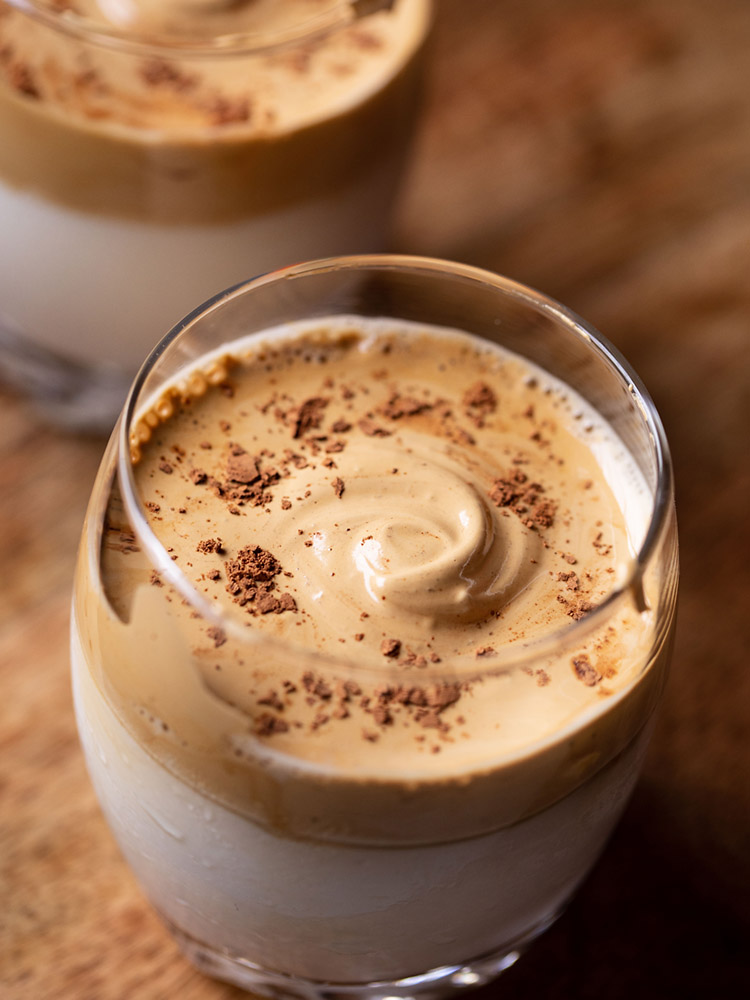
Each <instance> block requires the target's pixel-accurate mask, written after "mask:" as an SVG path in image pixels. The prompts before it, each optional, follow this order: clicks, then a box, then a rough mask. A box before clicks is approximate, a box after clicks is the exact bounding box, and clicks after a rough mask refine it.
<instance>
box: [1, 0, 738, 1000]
mask: <svg viewBox="0 0 750 1000" xmlns="http://www.w3.org/2000/svg"><path fill="white" fill-rule="evenodd" d="M439 10H440V14H439V20H438V27H437V32H436V38H435V44H434V50H433V60H432V71H431V78H430V87H429V94H428V103H427V107H426V111H425V117H424V122H423V127H422V130H421V132H420V135H419V138H418V142H417V148H416V151H415V157H414V163H413V169H412V171H411V174H410V177H409V182H408V184H407V187H406V190H405V192H404V198H403V201H402V204H401V207H400V211H399V216H398V226H397V237H396V248H397V249H400V250H404V251H409V252H421V253H428V254H433V255H439V256H446V257H452V258H456V259H462V260H465V261H467V262H470V263H475V264H480V265H483V266H486V267H490V268H492V269H494V270H498V271H501V272H503V273H506V274H508V275H510V276H511V277H514V278H516V279H519V280H521V281H524V282H527V283H528V284H531V285H533V286H536V287H538V288H541V289H543V290H544V291H546V292H548V293H550V294H552V295H553V296H555V297H557V298H559V299H560V300H562V301H564V302H565V303H566V304H567V305H569V306H571V307H573V308H574V309H576V310H577V311H578V312H579V313H581V314H582V315H584V316H586V318H587V319H589V320H590V321H591V322H593V323H594V324H595V325H596V326H598V327H599V328H600V329H601V330H602V331H603V332H604V333H605V334H606V335H607V336H608V337H609V338H610V339H611V340H612V341H614V343H615V344H616V345H617V346H618V347H619V348H620V349H621V350H622V351H623V353H624V354H625V355H626V356H627V357H628V358H629V360H630V361H631V362H632V363H633V365H634V366H635V367H636V369H637V370H638V371H639V373H640V374H641V376H642V377H643V379H644V380H645V382H646V384H647V386H648V387H649V389H650V391H651V393H652V395H653V396H654V398H655V400H656V403H657V405H658V407H659V409H660V410H661V413H662V416H663V418H664V421H665V424H666V427H667V432H668V435H669V438H670V441H671V444H672V449H673V453H674V459H675V467H676V477H677V493H678V509H679V520H680V529H681V551H682V568H683V584H682V590H681V604H680V615H679V629H678V637H677V643H676V651H675V659H674V667H673V670H672V675H671V679H670V683H669V685H668V690H667V694H666V699H665V702H664V705H663V709H662V711H661V714H660V718H659V723H658V726H657V730H656V734H655V738H654V741H653V744H652V747H651V750H650V753H649V756H648V760H647V764H646V768H645V772H644V775H643V778H642V780H641V782H640V784H639V786H638V788H637V790H636V793H635V796H634V798H633V800H632V802H631V804H630V806H629V808H628V810H627V812H626V814H625V818H624V820H623V823H622V825H621V826H620V828H619V830H618V832H617V833H616V835H615V837H614V839H613V841H612V843H611V844H610V847H609V849H608V851H607V852H606V854H605V856H604V858H603V860H602V861H601V862H600V864H599V866H598V867H597V869H596V870H595V872H594V873H593V875H592V876H591V877H590V879H589V880H588V882H587V883H586V885H585V886H584V888H583V890H582V892H581V893H580V895H579V896H578V897H577V899H576V901H575V902H574V903H573V905H572V906H571V907H570V909H569V911H568V912H567V913H566V914H565V915H564V916H563V918H562V919H561V920H560V921H559V923H558V924H557V925H556V926H555V927H554V928H553V929H552V930H551V931H550V932H549V933H548V934H547V935H546V937H545V938H544V939H542V940H541V941H540V942H539V943H538V944H537V945H536V946H535V948H534V949H533V950H532V951H531V952H530V954H529V955H528V956H527V957H526V958H525V959H523V960H522V961H521V962H520V963H519V964H518V965H517V966H516V967H515V968H514V969H512V970H511V971H510V972H508V973H507V974H506V975H505V977H504V978H503V979H502V980H501V982H499V983H497V984H495V985H493V986H490V987H486V988H485V989H484V990H482V991H480V993H478V994H477V998H478V1000H480V998H482V997H483V998H484V1000H494V998H495V997H497V998H498V1000H499V998H500V997H502V998H503V1000H522V998H523V1000H526V998H534V1000H546V998H552V997H555V998H594V997H596V998H599V997H607V998H619V997H623V998H624V997H628V998H632V997H638V998H639V1000H644V998H650V997H660V998H661V997H680V998H682V1000H684V998H690V997H696V998H697V997H701V998H704V997H705V998H717V997H732V998H734V997H739V996H740V995H746V991H747V990H748V988H750V971H749V970H748V964H747V963H748V960H747V951H746V947H747V942H748V940H749V937H750V935H749V932H750V902H749V901H750V849H749V848H750V780H749V779H748V775H749V774H750V739H749V738H748V729H749V728H750V727H749V726H748V722H749V721H750V672H749V671H748V658H749V657H748V653H749V649H748V647H749V646H750V642H749V641H748V639H749V630H748V620H750V607H749V606H748V596H749V593H750V587H749V586H748V561H749V556H750V546H749V544H748V543H749V542H750V537H749V533H748V516H749V513H750V463H749V462H748V451H750V445H749V440H750V406H749V399H748V397H749V395H750V393H749V382H750V332H749V331H750V72H749V71H748V68H747V66H748V53H749V52H750V4H748V3H747V2H746V0H711V2H710V3H707V2H706V0H680V2H674V0H606V2H601V0H598V2H594V0H590V2H586V0H566V2H564V0H503V2H500V0H444V2H443V3H442V4H441V5H440V8H439ZM0 141H1V140H0ZM0 222H1V220H0ZM0 432H1V433H0V568H1V570H2V572H0V996H1V997H2V998H3V1000H5V998H8V1000H47V998H56V1000H72V998H76V1000H79V998H81V1000H121V998H131V997H133V998H138V1000H162V998H171V997H180V998H181V1000H218V998H229V997H235V998H237V1000H239V998H240V997H241V996H243V995H244V994H241V993H240V992H239V991H237V990H234V989H233V988H231V987H227V986H223V985H221V984H218V983H214V982H211V981H209V980H207V979H205V978H203V977H202V976H201V975H200V974H198V973H197V972H195V971H193V970H192V969H191V968H190V967H189V966H188V965H187V964H186V963H185V962H184V961H183V960H182V959H181V958H180V956H179V954H178V952H177V949H176V947H175V945H174V944H173V943H172V941H171V939H170V938H169V936H168V934H167V933H166V932H165V931H164V930H163V929H162V927H161V925H160V923H159V922H158V920H157V919H156V917H155V916H154V915H153V914H152V912H151V911H150V909H149V908H148V906H147V904H146V903H145V902H144V900H143V897H142V896H141V894H140V892H139V890H138V888H137V886H136V884H135V882H134V880H133V878H132V876H131V875H130V873H129V871H128V869H127V868H126V867H125V865H124V863H123V862H122V860H121V858H120V856H119V854H118V851H117V849H116V847H115V846H114V843H113V841H112V839H111V837H110V836H109V833H108V831H107V829H106V827H105V824H104V822H103V820H102V818H101V816H100V814H99V811H98V808H97V805H96V802H95V799H94V795H93V792H92V791H91V788H90V786H89V784H88V781H87V778H86V774H85V771H84V766H83V760H82V757H81V753H80V750H79V747H78V743H77V738H76V733H75V727H74V723H73V717H72V711H71V700H70V693H69V684H68V674H67V618H68V603H69V592H70V582H71V573H72V565H73V558H74V553H75V548H76V544H77V538H78V532H79V530H80V524H81V520H82V516H83V510H84V505H85V502H86V499H87V494H88V491H89V488H90V485H91V482H92V480H93V476H94V473H95V470H96V466H97V464H98V460H99V457H100V454H101V451H102V447H103V443H102V442H101V441H100V440H96V439H80V438H78V439H77V438H74V437H71V436H66V435H64V434H61V433H58V432H56V431H54V430H52V429H50V428H49V427H46V426H45V425H44V424H43V423H42V422H41V421H40V420H38V419H37V418H36V417H35V416H34V415H33V414H32V413H30V412H29V410H28V409H27V408H26V407H25V406H24V405H23V404H22V402H21V401H19V400H18V399H16V398H14V397H13V396H12V395H11V394H10V393H1V392H0ZM743 949H745V950H743Z"/></svg>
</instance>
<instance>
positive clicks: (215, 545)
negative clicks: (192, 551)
mask: <svg viewBox="0 0 750 1000" xmlns="http://www.w3.org/2000/svg"><path fill="white" fill-rule="evenodd" d="M196 551H197V552H203V553H204V554H206V555H207V554H209V553H211V552H216V553H218V554H221V553H222V552H224V546H223V545H222V542H221V539H220V538H204V539H203V540H202V541H200V542H198V545H197V546H196Z"/></svg>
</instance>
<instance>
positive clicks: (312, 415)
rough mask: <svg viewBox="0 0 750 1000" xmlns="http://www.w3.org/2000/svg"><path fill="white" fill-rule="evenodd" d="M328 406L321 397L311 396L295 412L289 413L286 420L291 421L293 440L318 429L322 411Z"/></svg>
mask: <svg viewBox="0 0 750 1000" xmlns="http://www.w3.org/2000/svg"><path fill="white" fill-rule="evenodd" d="M327 406H328V400H327V399H324V398H323V397H322V396H313V397H311V398H310V399H306V400H305V401H304V403H302V404H301V405H300V406H299V407H297V409H296V410H293V411H291V413H290V414H289V415H288V419H290V420H291V423H292V427H293V431H292V437H293V438H300V437H302V436H303V435H305V434H307V432H308V431H310V430H313V429H314V428H316V427H320V424H321V421H322V420H323V411H324V410H325V408H326V407H327Z"/></svg>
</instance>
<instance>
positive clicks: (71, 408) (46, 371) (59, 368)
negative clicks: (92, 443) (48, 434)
mask: <svg viewBox="0 0 750 1000" xmlns="http://www.w3.org/2000/svg"><path fill="white" fill-rule="evenodd" d="M0 382H3V383H4V384H5V385H9V386H10V387H11V388H13V389H15V390H16V391H18V392H19V393H20V394H21V395H22V396H24V397H25V398H26V399H28V400H29V402H30V403H31V405H32V406H33V407H34V409H35V410H36V411H37V412H38V413H39V414H40V415H41V416H42V417H43V419H44V420H46V421H47V422H48V423H51V424H53V425H54V426H56V427H60V428H63V429H65V430H72V431H90V432H92V433H101V434H107V433H109V432H110V431H111V430H112V428H113V427H114V425H115V422H116V420H117V417H118V415H119V413H120V410H121V409H122V405H123V403H124V401H125V397H126V396H127V393H128V388H129V386H130V382H131V379H130V378H127V377H126V376H125V375H124V374H123V373H122V372H120V371H119V370H117V369H116V368H113V367H107V366H104V365H98V366H88V365H84V364H80V363H78V362H75V361H71V360H69V359H67V358H65V357H63V356H62V355H60V354H57V353H55V352H54V351H51V350H49V349H48V348H46V347H42V346H41V345H39V344H36V343H34V342H33V341H32V340H30V339H29V338H28V337H27V336H25V335H24V333H23V332H22V331H21V330H19V329H18V328H17V327H16V326H15V324H13V323H12V321H10V320H9V319H8V318H7V317H5V316H2V315H1V314H0Z"/></svg>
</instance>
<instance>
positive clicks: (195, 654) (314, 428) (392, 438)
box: [76, 317, 668, 843]
mask: <svg viewBox="0 0 750 1000" xmlns="http://www.w3.org/2000/svg"><path fill="white" fill-rule="evenodd" d="M130 442H131V455H130V460H131V465H130V467H131V469H132V476H133V477H134V485H135V489H136V492H137V495H138V496H139V498H140V499H139V503H140V504H141V506H142V511H143V515H144V516H145V517H146V519H147V521H148V524H149V525H150V529H151V530H152V531H153V532H154V533H155V536H156V539H158V546H159V548H158V551H156V550H155V551H154V553H152V557H150V556H149V553H148V544H147V543H144V542H142V541H140V540H139V539H138V538H137V537H136V535H135V534H134V533H133V530H132V527H131V525H130V523H129V522H128V519H127V517H126V516H125V514H124V512H123V506H122V502H121V500H120V498H119V494H118V491H117V489H116V488H115V489H113V491H112V492H111V496H110V499H109V502H108V506H107V510H106V514H105V515H104V518H103V537H102V545H101V552H100V555H99V558H100V563H101V578H102V583H103V587H104V592H103V593H101V592H100V591H99V590H98V588H97V586H96V585H95V584H94V583H91V584H90V585H89V586H88V587H87V584H86V580H87V579H89V580H93V576H89V575H88V573H87V571H86V568H85V567H86V564H85V556H84V563H83V569H82V572H81V574H80V576H79V590H78V598H77V604H76V606H77V611H76V614H77V616H79V617H80V618H82V619H88V620H89V624H87V625H86V626H85V628H86V629H87V630H88V631H89V632H90V633H91V634H92V635H95V636H96V644H97V650H98V651H97V655H96V657H95V659H94V660H93V662H92V671H93V675H94V679H95V681H96V683H97V684H99V686H100V687H101V689H102V690H103V691H104V692H105V694H106V696H107V698H108V700H109V701H110V703H111V704H112V705H113V706H114V707H115V709H116V711H117V712H118V714H119V715H120V717H121V718H122V720H123V721H124V722H125V723H126V725H127V726H128V727H129V728H130V729H131V731H132V732H133V733H134V735H135V736H136V738H137V739H138V740H139V741H141V742H142V744H143V745H144V746H145V747H146V748H147V749H148V750H149V752H150V753H152V754H153V755H154V756H155V757H156V758H157V759H159V760H160V761H161V762H162V763H163V764H164V765H165V766H166V767H167V768H168V769H169V770H172V771H173V772H174V773H175V774H177V775H179V776H180V778H181V779H182V780H186V781H189V782H190V783H193V784H195V785H196V786H197V787H199V788H200V789H202V790H203V791H204V792H206V793H207V794H209V795H212V796H214V797H216V798H217V799H218V800H220V801H222V802H224V803H226V804H228V805H229V806H230V807H231V808H233V809H236V810H238V811H241V812H243V813H247V814H249V815H252V816H253V817H255V818H256V819H258V820H259V821H262V822H264V823H267V824H270V825H273V826H275V827H279V828H283V829H285V830H290V831H292V832H294V833H295V835H301V836H318V835H319V834H321V833H322V831H323V828H324V827H325V836H326V837H331V836H333V837H339V836H340V837H343V838H345V839H354V840H357V841H361V842H373V841H375V842H379V841H380V840H381V839H385V840H386V841H388V842H404V843H405V842H409V843H412V842H422V841H424V840H425V839H427V840H429V839H431V838H433V837H434V836H438V837H445V838H447V839H451V838H452V837H459V836H469V835H472V834H473V833H476V832H479V831H481V830H486V829H493V828H495V827H497V826H500V825H504V824H507V823H513V822H516V821H518V820H519V819H521V818H522V817H523V816H526V815H529V814H531V813H533V812H536V811H539V810H540V809H542V808H544V807H545V806H546V805H548V804H550V803H551V802H553V801H556V800H557V799H558V798H560V797H561V796H562V795H564V794H566V792H568V791H570V790H571V789H572V788H575V787H576V786H577V785H578V784H580V783H581V782H582V781H584V780H585V779H586V778H587V777H588V776H590V775H591V774H592V773H594V772H595V771H597V770H598V769H599V768H600V767H603V766H604V765H605V764H606V763H607V762H608V761H610V760H612V758H613V757H614V756H616V755H617V754H618V753H620V752H621V751H622V750H623V749H624V748H625V746H626V745H627V744H628V742H629V740H630V739H632V737H633V735H634V734H635V733H636V732H637V731H638V730H639V729H640V727H641V726H642V724H643V720H644V719H645V718H647V717H648V715H649V712H650V709H651V707H653V705H654V703H655V700H656V698H657V696H658V693H659V690H660V686H661V682H662V678H663V670H662V669H661V666H662V665H663V663H664V659H665V658H664V657H663V656H662V655H661V653H662V647H663V643H664V636H665V635H666V632H665V631H664V630H663V629H659V628H657V616H656V612H655V610H654V609H655V608H656V607H657V605H658V598H659V592H660V588H661V581H660V579H659V578H657V576H656V575H655V574H649V575H647V577H646V579H645V580H644V595H645V606H644V602H643V600H639V601H635V600H631V599H630V598H629V593H628V592H627V591H626V592H624V593H623V594H622V595H621V597H620V598H619V599H618V601H617V602H616V603H615V604H614V605H613V606H612V608H611V612H610V613H609V614H608V615H606V616H604V617H603V618H602V619H601V620H600V619H599V617H597V616H596V615H590V612H591V611H592V609H594V608H595V607H596V606H597V605H599V604H600V603H601V602H602V600H603V599H604V598H605V597H606V596H607V595H608V594H609V593H610V592H611V591H612V589H613V588H614V587H615V586H616V584H617V583H618V582H621V581H622V580H623V579H624V578H626V577H627V575H628V573H629V570H630V567H631V561H632V559H633V556H634V553H635V552H636V551H637V549H638V547H639V546H640V544H641V542H642V540H643V537H644V533H645V531H646V528H647V525H648V522H649V518H650V513H651V509H652V497H651V494H650V492H649V490H648V488H647V487H646V485H645V482H644V480H643V478H642V477H641V475H640V473H639V471H638V469H637V467H636V465H635V463H634V461H633V459H632V457H631V456H630V454H629V453H628V451H627V450H626V449H625V447H624V446H623V444H622V442H621V441H620V440H619V439H618V438H617V437H616V436H615V434H614V433H613V431H612V430H611V428H610V427H609V426H608V425H607V424H606V423H605V422H603V420H602V419H601V418H600V417H599V416H598V415H597V414H596V413H594V412H593V411H592V410H591V408H589V407H588V406H587V405H586V404H585V403H584V402H583V401H582V400H581V399H580V398H579V397H578V396H576V395H575V394H574V393H572V392H571V391H570V390H569V389H568V388H567V387H565V386H563V385H562V384H561V383H559V382H557V381H555V380H554V379H553V378H551V377H550V376H549V375H547V374H546V373H544V372H543V371H541V370H540V369H538V368H535V367H533V366H531V365H530V364H529V363H527V362H526V361H525V360H523V359H521V358H520V357H518V356H516V355H513V354H510V353H508V352H506V351H504V350H502V349H500V348H497V347H495V346H493V345H489V344H487V343H486V342H484V341H481V340H478V339H476V338H473V337H470V336H468V335H466V334H462V333H458V332H456V331H447V330H440V329H435V328H430V327H422V326H418V325H416V324H411V325H410V324H406V323H395V322H394V321H391V320H385V319H383V320H373V319H367V320H365V319H362V318H358V317H350V318H347V317H336V318H335V319H326V320H320V321H315V322H308V323H304V324H297V325H291V326H288V327H285V328H283V329H277V330H274V331H270V332H268V333H266V334H264V335H262V336H261V337H252V338H249V339H246V340H244V341H242V340H241V341H238V342H236V343H233V344H231V345H227V347H226V348H225V349H222V350H220V351H217V352H214V353H212V354H211V355H208V356H206V357H205V358H204V359H203V360H202V361H201V362H200V363H199V364H198V365H196V366H195V367H191V368H189V369H187V370H185V372H184V373H183V375H182V376H180V377H178V378H176V379H175V381H174V382H172V383H170V384H168V385H167V387H166V388H164V389H163V390H161V391H160V393H159V395H158V396H156V397H154V398H152V399H151V400H150V401H149V402H147V403H146V404H145V405H144V408H143V409H142V410H141V411H140V415H139V417H138V419H137V420H136V421H135V423H134V425H133V427H132V430H131V437H130ZM92 516H96V517H101V516H102V514H101V513H97V512H94V514H93V515H92ZM191 594H192V595H193V596H192V597H191ZM667 624H668V623H667ZM553 635H554V636H555V641H554V642H552V643H551V644H549V645H548V646H547V647H545V651H544V652H543V653H539V652H538V643H537V646H536V647H535V648H536V649H537V652H536V653H535V654H534V657H533V658H527V659H524V652H525V651H526V650H527V648H528V647H529V646H531V645H533V644H534V643H535V642H536V641H537V640H539V639H540V638H544V637H545V636H547V637H551V636H553ZM561 636H562V638H560V637H561ZM509 656H510V657H511V659H509ZM423 792H424V794H423Z"/></svg>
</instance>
